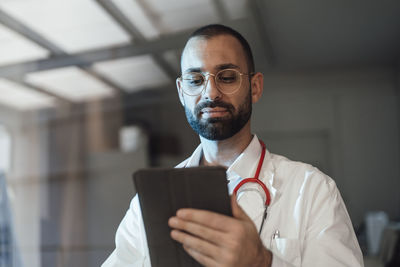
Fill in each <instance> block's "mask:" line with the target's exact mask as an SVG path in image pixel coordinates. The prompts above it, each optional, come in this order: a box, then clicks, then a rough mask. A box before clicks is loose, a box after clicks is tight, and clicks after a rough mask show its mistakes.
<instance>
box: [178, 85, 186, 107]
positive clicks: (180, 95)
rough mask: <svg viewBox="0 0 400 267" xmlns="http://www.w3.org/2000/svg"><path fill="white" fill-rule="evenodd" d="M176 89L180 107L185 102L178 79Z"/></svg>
mask: <svg viewBox="0 0 400 267" xmlns="http://www.w3.org/2000/svg"><path fill="white" fill-rule="evenodd" d="M176 89H177V90H178V95H179V100H180V101H181V104H182V106H185V101H184V100H183V91H182V80H181V79H179V78H176Z"/></svg>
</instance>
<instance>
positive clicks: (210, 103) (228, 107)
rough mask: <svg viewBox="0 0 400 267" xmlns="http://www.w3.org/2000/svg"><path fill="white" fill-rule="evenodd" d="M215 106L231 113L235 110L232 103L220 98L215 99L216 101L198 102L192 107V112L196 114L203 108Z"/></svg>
mask: <svg viewBox="0 0 400 267" xmlns="http://www.w3.org/2000/svg"><path fill="white" fill-rule="evenodd" d="M216 107H220V108H224V109H226V110H227V111H228V112H229V113H231V114H233V112H234V110H235V107H234V106H233V105H232V104H229V103H226V102H223V101H221V100H216V101H206V102H202V103H200V104H198V105H197V106H196V107H195V109H194V114H195V115H196V116H198V115H199V114H200V112H201V110H202V109H203V108H216Z"/></svg>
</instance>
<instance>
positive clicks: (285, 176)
mask: <svg viewBox="0 0 400 267" xmlns="http://www.w3.org/2000/svg"><path fill="white" fill-rule="evenodd" d="M271 160H272V162H273V164H274V167H275V171H276V175H277V178H278V177H279V178H280V179H282V180H284V181H282V182H290V183H299V184H302V183H303V182H306V181H307V183H312V184H321V183H322V184H326V185H328V186H329V187H331V186H334V187H335V181H334V180H333V179H332V178H331V177H329V176H328V175H327V174H325V173H323V172H322V171H321V170H319V169H318V168H317V167H315V166H313V165H311V164H309V163H305V162H301V161H296V160H291V159H288V158H286V157H284V156H281V155H276V154H271ZM279 178H278V179H279Z"/></svg>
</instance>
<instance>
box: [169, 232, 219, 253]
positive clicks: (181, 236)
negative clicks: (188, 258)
mask: <svg viewBox="0 0 400 267" xmlns="http://www.w3.org/2000/svg"><path fill="white" fill-rule="evenodd" d="M171 237H172V239H174V240H176V241H178V242H179V243H181V244H182V245H184V246H186V247H189V248H192V249H194V250H196V251H197V252H199V253H201V254H203V255H205V256H207V257H210V258H214V259H215V258H217V257H218V255H219V253H218V251H219V248H218V247H217V246H215V245H214V244H212V243H210V242H207V241H206V240H203V239H201V238H199V237H196V236H193V235H190V234H187V233H185V232H182V231H179V230H172V231H171Z"/></svg>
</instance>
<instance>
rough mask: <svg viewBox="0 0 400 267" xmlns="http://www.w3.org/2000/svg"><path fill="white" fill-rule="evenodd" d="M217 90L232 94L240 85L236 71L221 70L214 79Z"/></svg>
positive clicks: (238, 74)
mask: <svg viewBox="0 0 400 267" xmlns="http://www.w3.org/2000/svg"><path fill="white" fill-rule="evenodd" d="M215 82H216V83H217V86H218V88H219V89H220V90H221V91H223V92H224V93H228V94H229V93H231V92H234V91H235V90H236V89H238V88H239V86H240V83H241V77H240V73H239V72H238V71H237V70H233V69H228V70H221V71H220V72H218V73H217V75H216V77H215Z"/></svg>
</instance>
